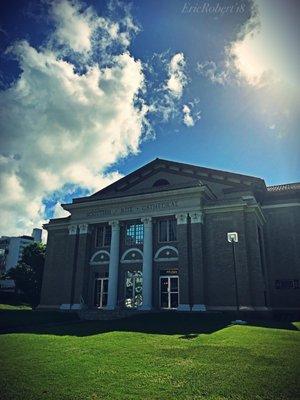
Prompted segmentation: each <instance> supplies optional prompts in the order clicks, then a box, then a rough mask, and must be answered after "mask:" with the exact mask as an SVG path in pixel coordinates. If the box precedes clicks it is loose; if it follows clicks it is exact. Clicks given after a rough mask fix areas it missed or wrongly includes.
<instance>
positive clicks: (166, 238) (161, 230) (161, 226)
mask: <svg viewBox="0 0 300 400" xmlns="http://www.w3.org/2000/svg"><path fill="white" fill-rule="evenodd" d="M175 240H177V221H176V219H164V220H161V221H159V222H158V241H159V242H160V243H162V242H174V241H175Z"/></svg>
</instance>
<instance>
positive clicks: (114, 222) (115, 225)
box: [108, 220, 120, 229]
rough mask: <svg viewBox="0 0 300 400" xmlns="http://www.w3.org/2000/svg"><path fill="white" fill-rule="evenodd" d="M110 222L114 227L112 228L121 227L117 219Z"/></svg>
mask: <svg viewBox="0 0 300 400" xmlns="http://www.w3.org/2000/svg"><path fill="white" fill-rule="evenodd" d="M108 224H109V225H110V226H111V227H112V229H118V228H120V223H119V221H117V220H114V221H109V223H108Z"/></svg>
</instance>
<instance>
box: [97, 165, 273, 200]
mask: <svg viewBox="0 0 300 400" xmlns="http://www.w3.org/2000/svg"><path fill="white" fill-rule="evenodd" d="M193 186H207V188H208V189H209V190H210V191H211V192H212V193H213V195H214V196H216V197H219V196H220V195H222V194H223V193H224V191H225V192H226V191H228V190H229V191H230V190H239V189H241V190H249V189H253V188H255V187H256V188H259V187H260V189H263V188H264V187H265V184H264V181H263V180H262V179H259V178H255V177H251V176H247V175H242V174H236V173H231V172H226V171H219V170H214V169H210V168H205V167H198V166H195V165H189V164H183V163H178V162H174V161H168V160H162V159H159V158H157V159H155V160H153V161H151V162H150V163H148V164H146V165H144V166H143V167H141V168H139V169H137V170H136V171H134V172H132V173H130V174H129V175H126V176H125V177H124V178H121V179H120V180H118V181H117V182H114V183H113V184H112V185H109V186H107V187H106V188H104V189H102V190H100V191H99V192H96V193H95V194H93V195H92V196H90V200H96V199H105V198H113V197H123V196H127V195H128V196H131V195H138V194H144V193H152V192H157V191H165V190H175V189H180V188H187V187H193Z"/></svg>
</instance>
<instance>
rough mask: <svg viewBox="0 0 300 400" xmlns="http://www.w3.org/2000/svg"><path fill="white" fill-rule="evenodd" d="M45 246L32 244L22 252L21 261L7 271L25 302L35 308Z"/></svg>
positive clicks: (40, 284)
mask: <svg viewBox="0 0 300 400" xmlns="http://www.w3.org/2000/svg"><path fill="white" fill-rule="evenodd" d="M45 251H46V246H45V245H44V244H43V243H32V244H30V245H28V246H26V247H25V248H24V250H23V255H22V258H21V261H20V262H19V263H18V264H17V265H16V267H14V268H11V269H10V270H9V271H8V274H7V275H8V277H9V278H10V279H13V280H14V281H15V284H16V289H19V290H21V291H22V292H23V293H24V295H25V298H26V300H27V301H28V302H29V303H30V304H31V305H32V307H36V306H37V305H38V304H39V302H40V296H41V288H42V280H43V272H44V264H45Z"/></svg>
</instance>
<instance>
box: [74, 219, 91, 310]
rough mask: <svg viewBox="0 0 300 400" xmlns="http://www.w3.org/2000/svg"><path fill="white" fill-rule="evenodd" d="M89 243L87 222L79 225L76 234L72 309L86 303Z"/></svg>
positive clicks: (79, 307) (76, 308)
mask: <svg viewBox="0 0 300 400" xmlns="http://www.w3.org/2000/svg"><path fill="white" fill-rule="evenodd" d="M89 245H90V231H89V226H88V224H80V225H79V236H78V249H77V260H76V274H75V281H74V297H73V304H72V305H71V309H72V310H78V309H81V308H83V307H84V305H86V304H87V303H88V299H87V289H88V275H89V270H90V268H89V264H88V250H89Z"/></svg>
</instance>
